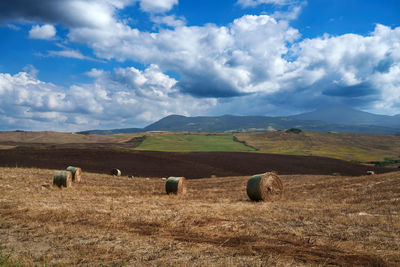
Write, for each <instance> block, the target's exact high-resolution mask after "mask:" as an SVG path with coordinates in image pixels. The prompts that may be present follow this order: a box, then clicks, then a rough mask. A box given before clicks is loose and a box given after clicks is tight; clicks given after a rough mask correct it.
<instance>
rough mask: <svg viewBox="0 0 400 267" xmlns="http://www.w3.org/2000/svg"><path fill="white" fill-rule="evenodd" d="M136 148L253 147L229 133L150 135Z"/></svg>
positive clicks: (230, 149) (203, 149)
mask: <svg viewBox="0 0 400 267" xmlns="http://www.w3.org/2000/svg"><path fill="white" fill-rule="evenodd" d="M136 149H139V150H155V151H198V152H209V151H227V152H251V151H255V149H254V148H251V147H248V146H245V145H244V144H242V143H239V142H235V141H233V136H232V135H230V134H220V135H206V134H158V135H150V136H147V138H146V139H145V140H144V142H143V143H142V144H141V145H140V146H138V147H137V148H136Z"/></svg>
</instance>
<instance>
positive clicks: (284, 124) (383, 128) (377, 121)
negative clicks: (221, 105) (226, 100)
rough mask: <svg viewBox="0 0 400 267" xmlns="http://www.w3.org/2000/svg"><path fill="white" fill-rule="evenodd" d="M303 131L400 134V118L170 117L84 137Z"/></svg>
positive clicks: (330, 110) (332, 110) (329, 112)
mask: <svg viewBox="0 0 400 267" xmlns="http://www.w3.org/2000/svg"><path fill="white" fill-rule="evenodd" d="M288 128H300V129H302V130H306V131H314V132H342V133H366V134H400V115H396V116H385V115H376V114H372V113H368V112H363V111H359V110H355V109H352V108H348V107H327V108H323V109H318V110H316V111H313V112H308V113H303V114H299V115H294V116H289V117H266V116H233V115H224V116H218V117H185V116H180V115H170V116H167V117H165V118H162V119H161V120H159V121H157V122H154V123H152V124H150V125H148V126H147V127H145V128H142V129H141V128H130V129H114V130H92V131H85V132H80V133H83V134H88V133H91V134H93V133H96V134H115V133H135V132H147V131H170V132H234V131H235V132H238V131H274V130H283V129H288Z"/></svg>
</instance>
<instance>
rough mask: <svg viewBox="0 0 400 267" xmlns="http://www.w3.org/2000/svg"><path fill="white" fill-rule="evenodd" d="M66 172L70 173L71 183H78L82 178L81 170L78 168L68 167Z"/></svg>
mask: <svg viewBox="0 0 400 267" xmlns="http://www.w3.org/2000/svg"><path fill="white" fill-rule="evenodd" d="M67 171H70V172H72V181H74V182H75V183H79V182H80V181H81V178H82V169H81V168H79V167H73V166H68V167H67Z"/></svg>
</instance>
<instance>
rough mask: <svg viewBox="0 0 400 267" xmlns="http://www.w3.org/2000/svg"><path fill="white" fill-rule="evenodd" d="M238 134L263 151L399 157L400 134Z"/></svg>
mask: <svg viewBox="0 0 400 267" xmlns="http://www.w3.org/2000/svg"><path fill="white" fill-rule="evenodd" d="M235 136H236V137H237V138H238V139H239V140H241V141H245V142H246V143H247V144H248V145H250V146H252V147H256V148H258V149H259V151H258V152H261V153H277V154H287V155H313V156H322V157H330V158H337V159H343V160H349V161H359V162H370V161H383V160H384V159H385V158H392V159H396V160H400V136H399V135H373V134H347V133H316V132H302V133H300V134H295V133H286V132H285V131H279V132H270V133H240V134H235ZM398 165H399V166H400V163H399V164H398Z"/></svg>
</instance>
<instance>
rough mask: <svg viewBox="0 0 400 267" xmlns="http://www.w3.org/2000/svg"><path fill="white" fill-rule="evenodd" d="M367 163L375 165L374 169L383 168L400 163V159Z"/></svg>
mask: <svg viewBox="0 0 400 267" xmlns="http://www.w3.org/2000/svg"><path fill="white" fill-rule="evenodd" d="M369 163H370V164H375V167H385V166H387V165H392V164H396V163H400V159H391V158H384V160H383V161H371V162H369ZM399 168H400V166H399Z"/></svg>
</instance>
